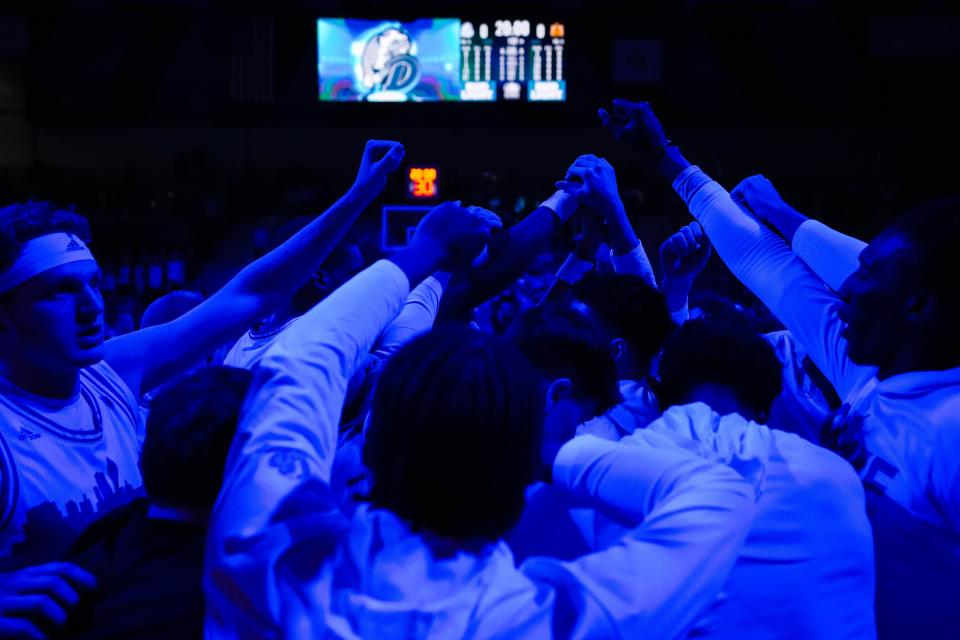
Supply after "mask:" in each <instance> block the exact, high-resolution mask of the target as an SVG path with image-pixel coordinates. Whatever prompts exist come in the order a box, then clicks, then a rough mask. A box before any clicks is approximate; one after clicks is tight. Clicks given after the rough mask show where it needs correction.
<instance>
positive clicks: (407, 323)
mask: <svg viewBox="0 0 960 640" xmlns="http://www.w3.org/2000/svg"><path fill="white" fill-rule="evenodd" d="M443 287H444V285H443V284H442V283H441V282H440V280H438V279H437V278H435V277H434V276H430V277H428V278H427V279H426V280H424V281H423V282H421V283H420V284H419V285H417V286H416V287H415V288H414V290H413V291H411V292H410V295H409V296H407V301H406V302H405V303H404V305H403V309H401V310H400V314H399V315H397V317H396V318H394V320H393V322H391V323H390V325H389V326H388V327H387V328H386V329H385V330H384V332H383V335H381V336H380V340H379V345H378V346H377V350H376V353H377V355H378V356H381V357H389V356H391V355H393V354H394V353H396V352H397V350H399V349H400V347H402V346H403V345H405V344H406V343H407V342H409V341H410V340H412V339H414V338H415V337H417V336H418V335H420V334H421V333H425V332H427V331H430V329H432V328H433V323H434V321H435V320H436V319H437V311H438V310H439V309H440V299H441V298H442V297H443Z"/></svg>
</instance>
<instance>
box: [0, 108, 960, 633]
mask: <svg viewBox="0 0 960 640" xmlns="http://www.w3.org/2000/svg"><path fill="white" fill-rule="evenodd" d="M600 119H601V122H602V124H603V126H604V127H605V128H606V129H607V130H608V131H609V132H611V133H612V134H613V135H614V137H615V138H616V139H617V140H618V141H619V142H620V143H622V144H623V145H624V146H625V147H626V148H627V149H629V150H631V151H632V152H634V153H636V154H637V155H638V156H640V157H643V158H645V159H646V160H647V161H649V162H650V163H651V164H652V165H653V166H654V167H655V168H656V170H657V172H658V173H659V174H660V175H661V176H662V177H663V179H664V180H666V181H667V182H668V183H669V184H671V185H672V187H673V189H674V191H675V192H676V194H677V195H678V196H679V197H680V199H681V200H682V201H683V202H684V203H685V205H686V207H687V209H688V210H689V212H690V214H691V215H692V217H693V221H692V222H691V223H690V224H688V225H686V226H684V227H683V228H681V229H679V230H678V231H677V232H676V233H674V234H673V235H672V236H670V237H669V238H668V239H667V240H666V241H665V242H664V243H663V244H662V245H661V247H660V250H659V258H660V264H661V271H662V277H661V278H660V279H659V281H658V279H657V276H656V275H655V272H654V269H653V266H652V265H651V263H650V260H649V258H648V256H647V253H646V251H645V249H644V247H643V245H642V244H641V243H640V241H639V240H638V238H637V235H636V233H635V232H634V229H633V228H632V226H631V223H630V220H629V217H628V215H627V212H626V210H625V207H624V204H623V202H622V201H621V199H620V196H619V194H618V188H617V181H616V174H615V171H614V168H613V167H612V166H611V164H610V163H609V162H607V161H606V160H604V159H602V158H599V157H596V156H593V155H584V156H581V157H580V158H578V159H577V160H576V161H575V162H574V163H573V164H572V165H571V166H570V168H569V170H568V171H567V173H566V175H565V176H563V177H562V178H563V179H562V180H560V181H559V182H557V184H556V188H557V191H556V193H555V194H554V195H553V196H551V197H550V198H548V199H547V200H545V201H544V202H543V203H542V204H541V205H540V206H539V207H537V208H535V209H534V210H533V211H532V212H530V213H529V214H528V215H527V216H526V217H524V218H523V219H522V220H520V221H519V222H517V223H515V224H513V225H512V226H510V227H509V228H505V227H504V225H503V223H502V222H501V220H500V219H499V218H498V216H497V215H496V214H494V213H493V212H491V211H488V210H486V209H483V208H480V207H476V206H463V205H462V204H461V203H460V202H447V203H444V204H441V205H439V206H437V207H436V208H434V209H433V210H432V211H430V213H428V214H427V215H426V217H424V218H423V220H422V221H421V222H420V224H419V225H418V226H417V228H416V231H415V233H414V234H413V238H412V240H411V241H410V243H409V244H408V245H407V246H406V247H404V248H402V249H400V250H398V251H396V252H394V253H392V254H390V255H388V256H387V257H385V258H384V259H381V260H378V261H376V262H375V263H373V264H370V265H366V264H364V263H363V261H362V257H361V256H356V255H354V254H353V253H352V252H350V251H348V250H345V248H344V239H345V237H346V236H347V233H348V232H349V230H350V228H351V226H352V225H353V223H354V222H355V221H356V220H357V218H358V217H359V216H360V215H361V213H363V211H364V210H365V209H366V208H367V207H368V206H369V205H370V204H371V203H372V202H373V201H374V199H375V198H376V197H377V196H378V195H379V194H380V193H381V192H382V191H383V189H384V188H385V186H386V184H387V180H388V179H389V177H390V176H391V174H393V173H394V172H395V171H396V170H397V169H398V168H399V167H400V165H401V163H402V161H403V157H404V149H403V146H402V145H401V144H399V143H397V142H389V141H377V140H374V141H370V142H368V143H367V146H366V148H365V149H364V152H363V157H362V160H361V164H360V168H359V171H358V174H357V177H356V180H355V181H354V183H353V184H352V185H351V186H350V188H349V189H348V190H347V191H346V192H345V193H344V195H343V196H342V197H341V198H340V199H339V200H338V201H337V202H336V203H334V204H333V205H332V206H331V207H330V208H329V209H328V210H327V211H325V212H324V213H323V214H322V215H320V216H318V217H316V218H315V219H312V220H309V221H302V223H299V224H296V225H293V228H290V229H287V230H286V232H285V233H283V234H282V236H281V237H279V238H278V239H277V242H276V243H275V248H273V249H272V250H271V251H269V252H268V253H266V254H265V255H264V256H263V257H261V258H259V259H257V260H255V261H254V262H252V263H250V264H249V265H248V266H246V267H245V268H244V269H243V270H242V271H240V273H239V274H237V275H236V276H235V277H234V278H233V279H232V280H230V281H229V282H228V283H227V284H226V285H225V286H223V287H222V288H221V289H220V290H219V291H216V292H215V293H214V294H212V295H210V296H209V297H206V298H204V297H203V296H199V295H196V294H190V293H187V292H178V293H175V294H170V295H168V296H166V297H165V298H161V299H160V300H159V301H157V302H156V303H155V304H154V306H153V307H152V308H151V309H148V311H147V314H145V316H144V320H143V322H142V325H143V328H142V329H140V330H138V331H134V332H132V333H128V334H126V335H122V336H118V337H114V338H111V339H109V340H104V305H103V297H102V295H101V293H100V287H99V281H100V278H101V271H100V268H99V266H98V264H97V261H96V258H95V256H94V254H93V253H92V252H91V249H90V247H89V246H88V244H89V243H90V242H91V239H90V232H89V228H88V225H87V222H86V220H85V219H84V218H83V217H81V216H80V215H78V214H76V213H75V212H73V210H72V209H68V208H66V209H65V208H62V207H58V206H55V205H52V204H49V203H42V202H29V203H25V204H14V205H10V206H7V207H5V208H2V209H0V556H2V558H3V559H2V560H0V570H2V571H4V573H2V574H0V637H3V638H5V637H30V638H34V637H36V638H42V637H71V638H74V637H76V638H79V637H94V636H96V637H107V636H110V637H171V636H173V635H176V634H181V635H182V634H185V635H187V636H191V637H192V636H197V635H200V634H203V635H205V637H208V638H267V637H269V638H275V637H292V638H305V637H323V638H407V637H410V638H438V639H441V638H444V639H445V638H616V637H624V638H634V637H647V638H680V637H701V636H709V637H731V638H732V637H736V638H745V637H746V638H774V637H776V638H875V637H878V636H879V637H881V638H908V637H909V638H936V637H952V636H953V635H954V634H955V633H956V631H955V629H956V628H957V626H958V624H960V608H958V607H957V606H956V603H957V602H960V589H958V587H957V586H956V584H957V581H956V579H955V577H956V576H957V575H958V571H960V335H958V333H957V332H956V327H957V326H960V289H958V288H957V287H956V285H955V283H954V282H953V280H952V278H951V277H950V274H951V273H952V268H951V266H952V265H951V262H952V261H951V258H952V249H953V247H955V246H956V245H957V242H958V240H960V201H958V200H942V201H936V202H932V203H929V204H928V205H926V206H923V207H921V208H919V209H916V210H914V211H911V212H908V213H906V214H905V215H903V216H902V217H900V218H899V219H898V220H897V221H896V222H895V223H893V224H892V225H890V226H889V227H888V228H887V229H885V230H884V231H883V232H882V233H880V234H879V235H878V236H877V237H876V238H875V239H874V240H873V241H872V242H870V243H869V244H867V243H865V242H863V241H861V240H859V239H856V238H852V237H849V236H847V235H844V234H842V233H840V232H838V231H836V230H834V229H832V228H830V227H828V226H826V225H824V224H822V223H821V222H818V221H817V220H814V219H812V218H808V217H807V216H805V215H803V214H802V213H800V212H798V211H797V210H796V209H794V208H793V207H791V206H790V205H789V204H787V203H786V202H785V201H784V200H783V199H782V198H781V197H780V195H779V193H778V192H777V190H776V189H775V188H774V186H773V184H771V182H770V181H769V180H767V179H766V178H764V177H763V176H760V175H756V176H752V177H750V178H747V179H745V180H744V181H742V182H741V183H740V184H738V185H736V186H735V188H733V189H732V190H731V191H727V190H726V189H725V188H724V187H723V186H721V185H720V184H718V183H717V182H716V181H714V180H713V179H711V178H710V177H709V176H708V175H707V173H706V172H705V171H704V170H703V169H701V168H700V167H698V166H696V165H693V164H691V163H690V162H689V161H688V160H687V159H686V158H685V157H684V156H683V155H682V153H681V152H680V149H679V148H678V146H677V145H676V144H674V143H673V142H672V141H671V140H670V139H669V138H668V137H667V136H666V135H665V133H664V130H663V128H662V126H661V124H660V122H659V120H658V119H657V117H656V115H655V114H654V112H653V111H652V109H651V107H650V105H649V104H648V103H644V102H640V103H633V102H627V101H623V100H617V101H615V102H614V106H613V109H611V110H610V111H607V110H601V111H600ZM571 230H575V231H576V232H577V240H576V249H575V251H573V252H572V253H571V254H570V256H569V258H568V259H567V260H566V261H565V262H564V263H563V265H562V266H561V267H560V269H559V271H558V272H557V274H556V277H555V279H554V280H553V283H552V284H551V286H550V287H549V289H548V290H547V291H546V292H545V293H544V294H543V296H542V299H541V300H539V302H538V304H537V305H536V306H534V307H533V308H531V309H528V310H526V311H524V312H523V313H521V314H520V315H519V316H517V317H516V318H515V319H513V320H512V322H511V323H510V324H509V326H508V327H507V328H506V331H505V332H504V334H503V335H492V334H490V333H487V332H484V331H482V330H480V329H479V327H478V325H477V324H476V323H475V322H473V319H474V313H475V310H476V309H477V308H478V307H480V306H481V305H483V304H484V303H485V302H487V301H488V300H490V299H491V298H493V297H494V296H496V295H498V294H499V293H500V292H502V291H504V290H505V289H506V288H507V287H509V286H510V285H511V284H512V283H514V282H516V281H517V280H518V278H521V277H522V276H523V274H524V272H525V271H526V270H527V269H528V267H529V266H530V264H531V262H532V261H533V260H534V258H535V257H536V255H537V253H538V252H539V251H540V250H541V249H542V247H543V246H544V245H545V244H546V243H547V242H549V240H550V238H551V237H553V236H555V235H557V234H562V233H570V231H571ZM607 247H608V248H609V251H607V250H606V248H607ZM600 248H604V249H603V251H600V250H599V249H600ZM713 253H716V255H717V256H718V257H719V259H720V260H722V261H723V262H724V263H725V265H726V267H727V268H728V269H729V270H730V272H732V274H733V275H734V276H735V277H736V278H737V279H738V280H739V281H740V282H741V283H742V284H743V285H745V286H746V287H747V288H748V289H749V290H750V291H751V292H752V293H753V294H754V295H755V296H756V297H757V298H758V299H759V300H760V301H761V302H762V303H763V305H765V306H766V308H767V309H769V311H770V312H771V313H772V314H773V316H775V317H776V319H777V320H778V321H779V322H780V323H782V325H783V328H784V329H783V330H781V331H777V332H773V333H765V334H761V333H757V332H756V331H754V330H752V329H751V328H749V327H747V326H745V325H744V324H743V323H742V322H738V321H737V319H736V318H734V317H730V316H725V315H724V314H723V313H720V312H710V311H709V310H703V309H695V308H693V306H692V305H691V304H690V302H689V293H690V291H691V288H692V287H693V285H694V282H695V279H696V277H697V275H698V274H699V273H700V272H701V271H702V270H703V269H704V268H705V266H706V265H707V263H708V261H709V260H710V259H711V257H712V255H713ZM598 258H600V259H598ZM318 274H323V277H319V276H318ZM148 316H149V318H148ZM225 349H226V350H228V352H227V354H226V356H225V357H224V356H215V355H214V354H215V353H217V352H218V350H225ZM91 498H92V499H91Z"/></svg>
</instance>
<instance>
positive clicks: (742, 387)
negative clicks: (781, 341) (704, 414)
mask: <svg viewBox="0 0 960 640" xmlns="http://www.w3.org/2000/svg"><path fill="white" fill-rule="evenodd" d="M782 369H783V365H782V363H781V362H780V360H779V359H778V358H777V356H776V353H775V352H774V350H773V346H772V345H771V344H770V342H768V341H767V340H766V339H765V338H764V337H763V336H760V335H758V334H756V333H754V332H753V331H750V330H749V329H747V328H745V327H743V326H741V325H737V324H732V323H728V322H723V321H718V320H690V321H689V322H687V323H685V324H684V325H683V326H682V327H681V328H680V330H679V331H677V332H676V333H675V334H674V335H673V336H672V337H671V338H670V339H669V340H667V342H666V344H664V346H663V354H662V355H661V358H660V362H659V366H658V374H659V380H658V381H657V383H656V395H657V401H658V402H659V404H660V409H661V410H664V411H666V410H667V409H668V408H670V407H672V406H674V405H677V404H682V403H684V402H685V401H686V399H687V398H688V397H689V394H690V393H691V392H692V391H693V390H694V389H695V388H697V387H698V386H700V385H703V384H715V385H718V386H722V387H726V388H728V389H730V390H731V391H732V392H733V395H734V396H735V397H736V399H737V401H738V403H739V404H740V405H741V406H743V407H746V408H748V409H750V410H751V411H753V413H754V414H755V415H758V416H760V415H768V414H769V413H770V406H771V405H772V404H773V401H774V400H776V398H777V396H778V395H780V390H781V388H782V385H783V378H782V376H783V373H782Z"/></svg>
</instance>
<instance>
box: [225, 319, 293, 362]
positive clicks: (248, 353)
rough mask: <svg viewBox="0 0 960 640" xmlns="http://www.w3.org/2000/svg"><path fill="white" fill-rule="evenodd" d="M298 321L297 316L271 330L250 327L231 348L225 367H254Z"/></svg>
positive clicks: (226, 357)
mask: <svg viewBox="0 0 960 640" xmlns="http://www.w3.org/2000/svg"><path fill="white" fill-rule="evenodd" d="M296 321H297V318H291V319H290V320H288V321H287V322H286V323H284V324H283V326H280V327H277V328H276V329H273V330H271V331H263V332H260V331H257V330H256V329H250V330H249V331H247V332H246V333H245V334H243V335H242V336H240V339H239V340H237V342H236V343H235V344H234V345H233V346H232V347H231V348H230V351H228V352H227V355H226V356H224V358H223V365H224V366H225V367H237V368H238V369H253V368H254V367H255V366H256V365H257V363H258V362H260V360H261V359H262V358H263V354H265V353H266V352H267V349H269V348H270V345H272V344H273V343H274V342H276V341H277V339H278V338H279V337H280V336H281V335H282V334H283V332H284V331H285V330H286V329H287V327H289V326H290V325H292V324H293V323H294V322H296Z"/></svg>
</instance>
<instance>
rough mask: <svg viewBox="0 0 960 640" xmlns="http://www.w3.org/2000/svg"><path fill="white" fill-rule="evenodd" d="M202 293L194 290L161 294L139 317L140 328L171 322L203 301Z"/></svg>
mask: <svg viewBox="0 0 960 640" xmlns="http://www.w3.org/2000/svg"><path fill="white" fill-rule="evenodd" d="M203 299H204V298H203V295H201V294H199V293H197V292H196V291H171V292H170V293H168V294H166V295H162V296H160V297H159V298H157V299H156V300H154V301H153V302H151V303H150V306H148V307H147V308H146V310H145V311H144V312H143V317H142V318H141V319H140V328H141V329H146V328H147V327H153V326H156V325H158V324H166V323H168V322H172V321H174V320H176V319H177V318H179V317H180V316H182V315H183V314H185V313H186V312H187V311H190V310H191V309H193V308H194V307H196V306H198V305H199V304H200V303H201V302H203Z"/></svg>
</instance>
